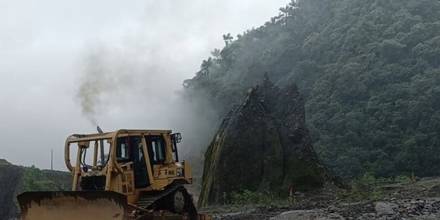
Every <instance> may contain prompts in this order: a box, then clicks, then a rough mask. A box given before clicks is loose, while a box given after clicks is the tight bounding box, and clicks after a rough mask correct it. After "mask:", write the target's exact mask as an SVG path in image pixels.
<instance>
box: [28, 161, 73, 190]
mask: <svg viewBox="0 0 440 220" xmlns="http://www.w3.org/2000/svg"><path fill="white" fill-rule="evenodd" d="M70 179H71V176H70V175H69V174H68V173H65V172H59V171H48V170H40V169H38V168H35V167H34V166H32V167H28V168H24V172H23V179H22V181H23V191H66V190H70V184H71V182H70Z"/></svg>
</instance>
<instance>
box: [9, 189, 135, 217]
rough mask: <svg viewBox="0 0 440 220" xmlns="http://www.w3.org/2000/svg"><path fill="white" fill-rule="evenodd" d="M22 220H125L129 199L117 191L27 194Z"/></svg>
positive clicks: (23, 199)
mask: <svg viewBox="0 0 440 220" xmlns="http://www.w3.org/2000/svg"><path fill="white" fill-rule="evenodd" d="M17 200H18V202H19V204H20V208H21V220H55V219H57V220H59V219H63V220H126V219H128V218H127V199H126V197H125V196H124V195H122V194H119V193H116V192H108V191H106V192H105V191H101V192H25V193H23V194H20V195H19V196H18V197H17Z"/></svg>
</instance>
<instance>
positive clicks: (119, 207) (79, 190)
mask: <svg viewBox="0 0 440 220" xmlns="http://www.w3.org/2000/svg"><path fill="white" fill-rule="evenodd" d="M98 131H99V133H96V134H73V135H71V136H69V137H68V138H67V140H66V143H65V163H66V166H67V169H68V170H69V171H70V172H71V173H72V179H73V181H72V191H58V192H25V193H23V194H20V195H19V196H18V197H17V199H18V202H19V204H20V208H21V219H22V220H55V219H57V220H60V219H62V220H107V219H111V220H142V219H188V220H205V219H207V220H209V219H210V217H209V216H207V215H203V214H198V213H197V210H196V207H195V206H194V203H193V200H192V196H191V195H190V194H189V193H188V191H187V190H186V189H185V187H184V184H191V183H192V174H191V168H190V166H189V164H188V163H187V162H185V161H182V162H180V161H179V155H178V151H177V144H178V143H180V141H181V139H182V137H181V135H180V133H172V132H171V131H170V130H118V131H114V132H107V133H103V132H102V131H101V130H100V128H99V127H98ZM71 157H72V158H75V164H74V165H72V163H71V160H72V159H71Z"/></svg>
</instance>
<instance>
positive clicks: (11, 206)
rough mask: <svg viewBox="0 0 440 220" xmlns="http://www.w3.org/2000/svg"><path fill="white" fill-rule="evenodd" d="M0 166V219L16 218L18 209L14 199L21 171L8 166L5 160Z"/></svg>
mask: <svg viewBox="0 0 440 220" xmlns="http://www.w3.org/2000/svg"><path fill="white" fill-rule="evenodd" d="M1 162H2V163H1V164H0V189H1V190H0V219H10V218H13V217H16V216H17V213H18V209H17V207H16V205H15V202H14V198H15V196H16V194H17V190H18V188H20V187H19V185H20V183H21V178H22V174H23V170H22V169H21V168H20V167H17V166H13V165H10V164H9V163H7V162H6V161H5V160H2V161H1Z"/></svg>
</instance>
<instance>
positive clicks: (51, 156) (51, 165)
mask: <svg viewBox="0 0 440 220" xmlns="http://www.w3.org/2000/svg"><path fill="white" fill-rule="evenodd" d="M50 170H53V149H50Z"/></svg>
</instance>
